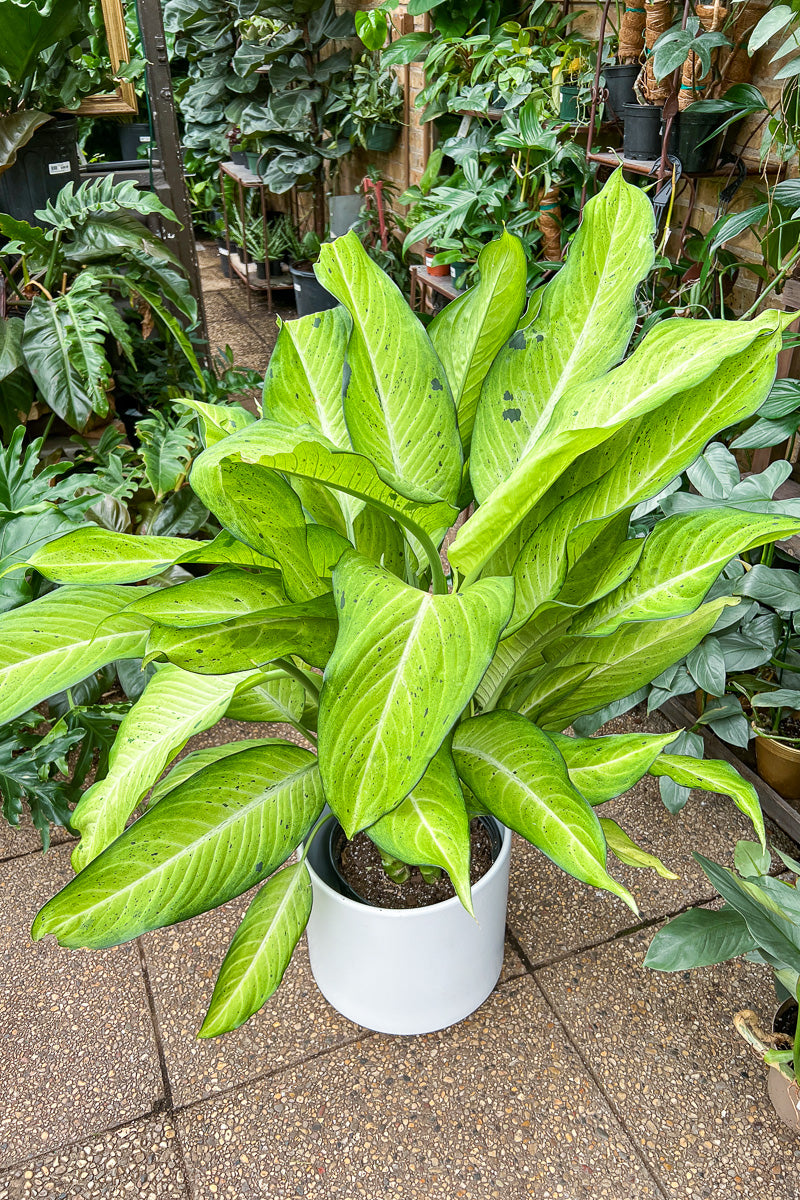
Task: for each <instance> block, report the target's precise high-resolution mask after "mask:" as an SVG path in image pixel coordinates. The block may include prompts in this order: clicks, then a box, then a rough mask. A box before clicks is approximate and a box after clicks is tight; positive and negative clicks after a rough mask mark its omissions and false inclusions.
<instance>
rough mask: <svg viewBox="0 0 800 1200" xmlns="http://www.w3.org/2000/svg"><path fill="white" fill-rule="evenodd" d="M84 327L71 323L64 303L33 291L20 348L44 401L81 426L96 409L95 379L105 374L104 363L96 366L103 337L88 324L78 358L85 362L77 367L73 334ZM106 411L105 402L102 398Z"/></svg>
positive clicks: (100, 409)
mask: <svg viewBox="0 0 800 1200" xmlns="http://www.w3.org/2000/svg"><path fill="white" fill-rule="evenodd" d="M82 328H83V325H82V322H81V321H80V320H78V322H77V323H76V322H75V321H74V320H73V319H72V316H71V314H70V313H69V312H67V311H64V304H59V303H55V302H51V301H49V300H46V299H44V297H42V296H36V297H35V298H34V300H33V303H32V304H31V307H30V311H29V312H28V315H27V317H26V320H25V332H24V334H23V337H22V348H23V351H24V354H25V362H26V364H27V367H28V370H29V371H30V373H31V375H32V377H33V381H34V383H35V384H36V386H37V388H38V389H39V391H40V392H41V393H42V395H43V397H44V399H45V401H46V403H47V405H48V406H49V407H50V408H52V410H53V412H55V413H57V414H58V416H59V417H61V419H62V420H63V421H66V423H67V425H70V426H71V427H72V428H73V429H83V428H84V427H85V425H86V423H87V421H88V420H89V418H90V417H91V415H92V413H93V412H94V411H95V409H97V411H98V412H100V413H102V412H103V401H102V400H99V401H98V391H97V389H98V387H99V380H102V379H105V378H106V376H107V375H108V364H107V363H105V364H104V365H101V360H102V337H101V335H100V334H99V333H98V332H97V330H96V329H94V328H93V327H92V328H88V329H87V330H86V331H85V333H84V335H83V336H82V337H81V346H82V349H83V351H84V354H83V356H82V357H83V358H86V357H88V360H89V361H88V362H83V363H82V365H83V366H84V367H85V368H86V370H85V371H84V373H83V374H81V373H80V372H79V371H78V370H77V369H76V365H77V363H76V361H75V359H76V353H75V352H76V346H75V344H74V340H73V339H74V338H75V337H76V336H79V334H78V331H79V330H81V329H82ZM105 410H106V411H107V410H108V403H107V401H106V403H105Z"/></svg>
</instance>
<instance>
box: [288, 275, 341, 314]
mask: <svg viewBox="0 0 800 1200" xmlns="http://www.w3.org/2000/svg"><path fill="white" fill-rule="evenodd" d="M289 271H290V273H291V276H292V283H293V284H294V299H295V304H296V305H297V315H298V317H307V316H309V314H310V313H318V312H323V311H324V310H325V309H326V308H336V305H337V304H338V303H339V301H338V300H337V299H336V297H335V296H332V295H331V294H330V292H329V291H328V290H327V289H326V288H324V287H323V286H322V284H321V283H320V281H319V280H318V279H317V277H316V275H315V274H314V271H313V269H312V268H311V267H309V266H307V265H306V264H303V265H302V266H300V267H289Z"/></svg>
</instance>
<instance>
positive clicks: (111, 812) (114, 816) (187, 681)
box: [70, 666, 242, 871]
mask: <svg viewBox="0 0 800 1200" xmlns="http://www.w3.org/2000/svg"><path fill="white" fill-rule="evenodd" d="M241 682H242V677H241V676H238V677H233V676H228V677H227V678H223V679H206V678H198V677H197V675H194V674H189V673H188V672H186V671H181V670H179V669H178V668H177V667H173V666H166V667H163V668H162V669H161V670H159V671H156V673H155V675H154V676H153V678H152V679H151V680H150V681H149V683H148V684H147V686H146V687H145V689H144V691H143V692H142V695H141V697H140V698H139V699H138V700H137V701H136V703H135V704H134V706H133V708H132V709H131V710H130V712H129V713H128V714H127V716H126V717H125V718H124V720H123V722H122V724H121V725H120V727H119V733H118V734H117V738H116V741H115V742H114V745H113V748H112V750H111V754H110V756H109V760H108V773H107V775H106V777H105V778H104V779H100V780H98V781H97V782H96V783H94V784H92V786H91V787H90V788H89V790H88V791H86V792H84V794H83V795H82V796H81V798H80V800H79V801H78V804H77V807H76V808H75V811H74V812H73V814H72V820H71V822H70V823H71V824H72V825H73V827H74V828H75V829H77V830H78V832H79V833H80V834H81V840H80V842H79V843H78V845H77V846H76V847H75V849H74V850H73V852H72V865H73V867H74V869H75V870H76V871H80V870H82V868H83V867H85V866H86V864H87V863H90V862H91V861H92V859H93V858H96V857H97V855H98V854H99V853H100V852H101V851H102V850H105V848H106V846H108V845H110V843H111V842H113V841H114V839H115V838H117V837H119V835H120V834H121V833H122V831H123V829H124V828H125V822H126V821H127V819H128V817H129V816H130V815H131V813H132V812H133V810H134V809H135V808H136V806H137V804H138V803H139V801H140V800H141V799H142V797H143V796H144V795H145V793H146V792H147V791H148V790H149V789H150V788H151V787H152V786H153V784H154V783H155V781H156V780H157V779H158V777H159V775H160V774H161V772H162V771H163V770H164V768H165V767H166V765H167V764H168V763H169V762H171V760H172V759H173V758H174V757H175V755H176V754H177V753H178V752H179V751H180V750H182V749H183V747H184V746H185V745H186V742H187V741H188V740H189V738H190V737H192V736H193V735H194V734H195V733H200V732H201V731H202V730H204V729H208V728H210V726H212V725H214V724H215V723H216V722H217V721H218V720H219V718H220V717H221V716H222V715H223V713H224V712H225V709H226V708H227V707H228V704H229V702H230V700H231V698H232V696H233V694H234V692H235V691H236V688H237V686H238V685H239V684H240V683H241Z"/></svg>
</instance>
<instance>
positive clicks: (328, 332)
mask: <svg viewBox="0 0 800 1200" xmlns="http://www.w3.org/2000/svg"><path fill="white" fill-rule="evenodd" d="M351 328H352V321H351V320H350V316H349V314H348V313H347V312H346V310H345V309H344V308H342V307H341V305H337V306H336V308H329V309H327V310H326V311H325V312H321V313H312V314H310V315H309V316H307V317H300V318H299V319H298V320H297V321H285V322H283V323H282V324H281V327H280V333H279V334H278V340H277V342H276V343H275V349H274V350H273V352H272V357H271V358H270V360H269V366H268V367H267V371H266V374H265V376H264V394H263V399H264V416H265V417H269V418H271V419H272V420H273V421H277V422H278V424H280V425H289V426H292V425H312V426H313V427H314V428H315V429H318V430H319V432H320V433H322V434H324V435H325V437H326V438H327V439H328V441H329V442H332V443H333V445H334V446H338V447H339V449H340V450H350V449H351V448H352V443H351V441H350V436H349V434H348V432H347V426H346V425H345V420H344V409H343V407H342V384H343V380H344V360H345V351H346V349H347V339H348V337H349V336H350V329H351Z"/></svg>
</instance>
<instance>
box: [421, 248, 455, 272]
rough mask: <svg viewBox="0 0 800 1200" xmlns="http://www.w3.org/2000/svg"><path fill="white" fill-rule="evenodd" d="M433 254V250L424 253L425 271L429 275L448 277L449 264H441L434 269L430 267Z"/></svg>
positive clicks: (434, 252)
mask: <svg viewBox="0 0 800 1200" xmlns="http://www.w3.org/2000/svg"><path fill="white" fill-rule="evenodd" d="M435 254H436V251H435V250H426V251H425V270H426V271H427V272H428V274H429V275H449V274H450V264H449V263H442V264H441V265H439V266H436V267H434V266H433V265H432V260H433V257H434V255H435Z"/></svg>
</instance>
